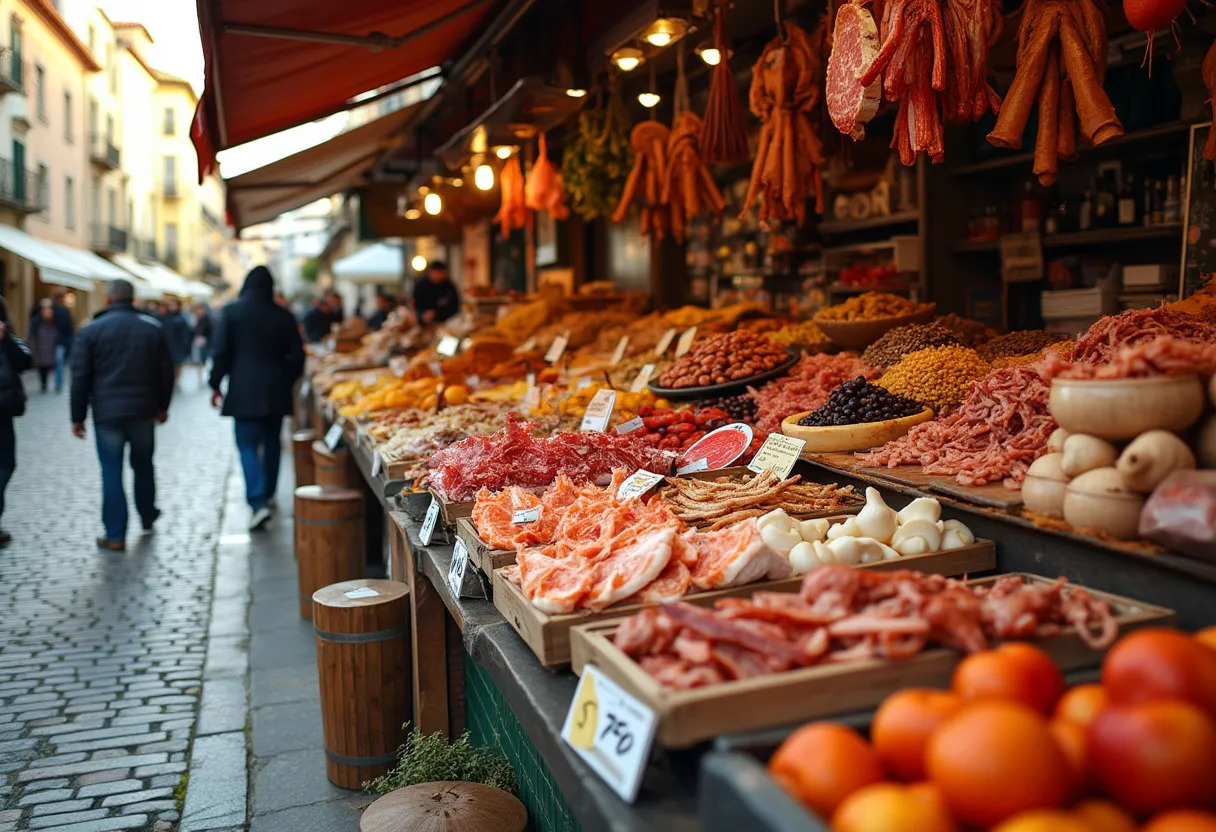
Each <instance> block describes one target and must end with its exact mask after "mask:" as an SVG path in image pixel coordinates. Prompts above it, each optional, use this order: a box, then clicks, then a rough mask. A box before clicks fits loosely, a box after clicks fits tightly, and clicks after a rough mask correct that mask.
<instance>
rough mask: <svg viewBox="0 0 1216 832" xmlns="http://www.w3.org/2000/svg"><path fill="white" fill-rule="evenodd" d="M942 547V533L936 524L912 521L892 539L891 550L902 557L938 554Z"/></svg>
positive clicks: (926, 521)
mask: <svg viewBox="0 0 1216 832" xmlns="http://www.w3.org/2000/svg"><path fill="white" fill-rule="evenodd" d="M941 545H942V533H941V530H940V529H938V528H937V524H936V523H930V522H929V521H928V520H912V521H910V522H908V523H905V524H904V525H902V526H900V527H899V529H898V530H897V531H896V532H895V536H894V537H893V538H892V539H891V548H893V549H894V550H895V551H897V552H899V553H900V554H901V555H924V554H928V553H929V552H936V551H938V550H939V549H940V548H941Z"/></svg>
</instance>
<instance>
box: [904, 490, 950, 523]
mask: <svg viewBox="0 0 1216 832" xmlns="http://www.w3.org/2000/svg"><path fill="white" fill-rule="evenodd" d="M941 516H942V504H941V503H939V502H938V501H937V500H935V499H933V498H932V497H917V498H916V499H915V500H913V501H912V502H910V503H908V504H907V505H906V506H904V507H903V508H902V509H900V511H899V514H897V515H896V517H898V518H899V524H900V525H901V526H902V525H903V524H904V523H907V522H908V521H909V520H928V521H929V522H930V523H936V522H937V521H938V518H940V517H941Z"/></svg>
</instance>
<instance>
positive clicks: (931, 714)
mask: <svg viewBox="0 0 1216 832" xmlns="http://www.w3.org/2000/svg"><path fill="white" fill-rule="evenodd" d="M962 706H963V700H962V699H960V698H959V697H958V695H957V694H954V693H950V692H949V691H944V690H930V689H928V688H908V689H906V690H901V691H899V692H898V693H894V694H891V695H890V696H888V697H887V698H886V701H884V702H883V703H882V705H880V706H879V708H878V711H877V712H876V713H875V714H874V721H873V723H872V724H871V725H870V741H871V742H872V743H873V744H874V750H875V751H876V752H877V753H878V757H879V759H880V760H882V762H883V764H884V765H885V766H886V767H887V771H888V772H890V773H891V774H892V775H893V776H895V777H898V778H899V779H900V780H923V779H924V777H925V744H926V743H927V742H928V741H929V735H930V734H932V733H933V731H934V730H935V729H936V728H937V727H938V726H939V725H941V724H942V723H943V722H945V721H946V720H947V719H949V718H950V717H952V716H954V715H955V714H956V713H958V711H959V709H960V708H962Z"/></svg>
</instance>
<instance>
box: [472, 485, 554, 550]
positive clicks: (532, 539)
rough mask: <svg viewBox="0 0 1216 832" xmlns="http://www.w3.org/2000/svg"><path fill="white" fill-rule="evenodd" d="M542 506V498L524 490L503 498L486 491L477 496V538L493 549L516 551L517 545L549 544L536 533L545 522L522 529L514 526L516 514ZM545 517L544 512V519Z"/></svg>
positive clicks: (513, 489)
mask: <svg viewBox="0 0 1216 832" xmlns="http://www.w3.org/2000/svg"><path fill="white" fill-rule="evenodd" d="M539 505H541V500H540V498H539V497H537V496H536V495H535V494H532V493H529V492H527V491H524V490H523V489H521V488H516V487H514V486H512V487H510V488H508V489H506V490H505V491H503V492H502V493H500V494H491V493H490V492H489V490H488V489H485V488H483V489H481V491H479V492H478V493H477V505H475V506H473V525H474V526H476V527H477V534H478V536H479V537H481V539H482V540H483V541H485V543H486V545H487V546H490V547H492V548H494V549H514V548H515V546H516V545H517V544H523V545H532V544H536V543H547V542H548V540H546V539H545V538H544V537H543V536H542V535H539V534H537V533H536V532H537V531H538V528H537V527H539V526H540V525H541V523H542V520H537V521H536V522H535V523H521V524H519V525H515V524H514V523H512V522H511V519H512V517H513V516H514V515H515V512H517V511H520V510H521V509H528V508H535V507H537V506H539ZM544 515H545V512H544V511H543V510H542V511H541V517H542V518H543V517H544Z"/></svg>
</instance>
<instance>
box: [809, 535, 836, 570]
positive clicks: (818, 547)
mask: <svg viewBox="0 0 1216 832" xmlns="http://www.w3.org/2000/svg"><path fill="white" fill-rule="evenodd" d="M811 547H812V548H813V549H814V551H815V559H816V560H818V561H819V563H820V564H823V565H827V564H830V563H835V562H836V553H835V552H833V551H832V550H831V549H830V548H828V544H826V543H820V542H819V541H817V540H816V541H815V542H814V543H812V544H811Z"/></svg>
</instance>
